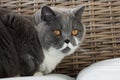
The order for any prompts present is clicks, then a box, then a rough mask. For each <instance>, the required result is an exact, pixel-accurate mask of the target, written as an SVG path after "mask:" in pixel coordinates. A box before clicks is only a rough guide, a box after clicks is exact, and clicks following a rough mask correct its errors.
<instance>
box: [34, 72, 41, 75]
mask: <svg viewBox="0 0 120 80" xmlns="http://www.w3.org/2000/svg"><path fill="white" fill-rule="evenodd" d="M34 76H43V73H42V72H36V73H35V74H34Z"/></svg>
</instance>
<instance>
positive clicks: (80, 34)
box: [34, 6, 85, 55]
mask: <svg viewBox="0 0 120 80" xmlns="http://www.w3.org/2000/svg"><path fill="white" fill-rule="evenodd" d="M83 11H84V6H81V7H77V8H74V9H65V8H55V7H52V8H50V7H47V6H44V7H42V8H41V10H39V11H38V12H36V13H35V15H34V18H35V21H36V24H37V25H38V26H37V27H36V29H37V31H38V36H39V39H40V42H41V44H42V47H43V48H44V49H46V50H48V49H49V48H51V47H52V48H55V49H56V50H59V51H60V52H62V53H63V54H65V55H68V54H71V53H73V52H74V51H75V50H76V49H77V48H78V47H79V46H80V44H81V43H82V41H83V38H84V35H85V27H84V26H83V24H82V22H81V17H82V14H83ZM56 54H57V53H56Z"/></svg>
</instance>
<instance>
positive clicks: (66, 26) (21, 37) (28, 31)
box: [0, 6, 85, 78]
mask: <svg viewBox="0 0 120 80" xmlns="http://www.w3.org/2000/svg"><path fill="white" fill-rule="evenodd" d="M83 11H84V7H79V8H75V9H69V10H68V9H66V10H63V9H61V8H60V9H59V8H51V7H48V6H43V7H42V8H41V9H40V10H39V11H37V12H36V13H35V14H34V15H33V16H32V17H30V18H28V17H25V16H21V15H18V14H14V13H13V12H11V11H6V10H4V9H0V64H1V65H0V77H1V78H3V77H14V76H32V75H34V74H35V73H37V72H42V73H43V74H48V73H50V72H52V71H53V70H54V69H55V67H56V66H57V64H58V63H60V61H61V60H62V59H63V58H64V57H65V56H67V55H70V54H72V53H73V52H74V51H75V50H76V49H77V48H78V47H79V46H80V44H81V43H82V41H83V38H84V35H85V27H84V26H83V24H82V22H81V17H82V14H83Z"/></svg>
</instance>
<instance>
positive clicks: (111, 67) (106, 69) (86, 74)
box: [77, 58, 120, 80]
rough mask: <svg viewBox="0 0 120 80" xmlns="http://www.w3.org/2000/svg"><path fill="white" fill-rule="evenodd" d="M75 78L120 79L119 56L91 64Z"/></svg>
mask: <svg viewBox="0 0 120 80" xmlns="http://www.w3.org/2000/svg"><path fill="white" fill-rule="evenodd" d="M77 80H120V58H116V59H109V60H104V61H100V62H97V63H95V64H92V65H91V66H89V67H87V68H85V69H83V70H82V71H81V72H80V73H79V74H78V77H77Z"/></svg>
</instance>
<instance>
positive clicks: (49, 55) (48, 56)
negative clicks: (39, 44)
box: [40, 47, 65, 74]
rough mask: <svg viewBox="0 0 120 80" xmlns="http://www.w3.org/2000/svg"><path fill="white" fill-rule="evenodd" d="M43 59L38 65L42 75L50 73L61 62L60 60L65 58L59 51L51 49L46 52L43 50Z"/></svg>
mask: <svg viewBox="0 0 120 80" xmlns="http://www.w3.org/2000/svg"><path fill="white" fill-rule="evenodd" d="M43 52H44V56H45V59H44V61H43V63H42V64H41V65H40V71H42V72H43V73H44V74H47V73H50V72H51V71H52V70H53V69H55V67H56V66H57V64H59V63H60V62H61V60H62V59H63V58H64V57H65V55H64V54H63V53H61V52H60V51H59V50H57V49H55V48H53V47H51V48H49V49H48V50H45V49H43Z"/></svg>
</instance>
